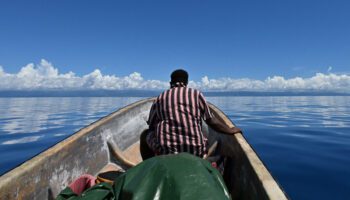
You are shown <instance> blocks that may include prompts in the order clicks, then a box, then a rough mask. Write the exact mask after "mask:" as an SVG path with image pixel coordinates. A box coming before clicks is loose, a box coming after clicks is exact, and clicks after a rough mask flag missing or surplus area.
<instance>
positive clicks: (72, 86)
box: [0, 59, 350, 93]
mask: <svg viewBox="0 0 350 200" xmlns="http://www.w3.org/2000/svg"><path fill="white" fill-rule="evenodd" d="M330 71H331V69H330V70H328V72H329V73H327V74H323V73H317V74H315V75H314V76H312V77H309V78H302V77H295V78H290V79H286V78H284V77H283V76H272V77H268V78H266V79H265V80H254V79H248V78H240V79H233V78H218V79H210V78H209V77H208V76H204V77H203V78H202V79H201V81H190V82H189V86H190V87H194V88H198V89H201V90H204V91H337V92H346V93H349V92H350V76H349V75H346V74H334V73H330ZM168 85H169V84H168V82H165V81H160V80H145V79H144V78H143V77H142V75H141V74H140V73H138V72H133V73H131V74H130V75H128V76H124V77H118V76H115V75H104V74H102V72H101V71H100V70H99V69H96V70H94V71H93V72H91V73H89V74H86V75H83V76H77V75H76V74H75V73H73V72H68V73H65V74H62V73H59V71H58V69H57V68H55V67H54V66H53V65H52V64H51V63H50V62H48V61H46V60H44V59H42V60H41V62H40V63H39V64H36V65H35V64H33V63H30V64H28V65H26V66H24V67H22V68H21V70H20V71H19V72H18V73H15V74H11V73H7V72H5V70H4V69H3V68H2V67H1V66H0V90H50V89H60V90H130V89H140V90H141V89H144V90H162V89H166V88H167V87H168Z"/></svg>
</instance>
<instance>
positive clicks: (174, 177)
mask: <svg viewBox="0 0 350 200" xmlns="http://www.w3.org/2000/svg"><path fill="white" fill-rule="evenodd" d="M57 199H59V200H65V199H69V200H75V199H115V200H128V199H134V200H148V199H154V200H156V199H166V200H194V199H201V200H206V199H208V200H215V199H218V200H225V199H230V195H229V193H228V190H227V188H226V186H225V184H224V181H223V179H222V177H221V175H220V173H219V172H218V171H217V170H216V169H214V168H213V167H212V166H211V165H210V163H209V162H207V161H205V160H203V159H201V158H198V157H195V156H192V155H190V154H187V153H181V154H177V155H167V156H157V157H154V158H151V159H148V160H146V161H144V162H142V163H140V164H139V165H137V166H135V167H133V168H131V169H129V170H128V171H127V172H126V173H124V174H123V175H121V176H119V177H118V178H117V179H116V180H115V184H114V185H113V186H112V187H108V185H106V184H102V185H101V184H98V185H95V186H94V187H92V188H90V189H88V190H87V191H84V193H83V194H82V195H81V196H77V195H75V194H74V193H72V191H71V190H69V189H67V188H66V189H65V190H63V191H62V192H61V193H60V195H59V196H58V197H57Z"/></svg>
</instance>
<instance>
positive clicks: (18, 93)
mask: <svg viewBox="0 0 350 200" xmlns="http://www.w3.org/2000/svg"><path fill="white" fill-rule="evenodd" d="M161 92H162V91H161V90H5V91H0V97H154V96H158V95H159V94H160V93H161ZM203 93H204V95H205V96H211V97H213V96H350V93H344V92H329V91H203Z"/></svg>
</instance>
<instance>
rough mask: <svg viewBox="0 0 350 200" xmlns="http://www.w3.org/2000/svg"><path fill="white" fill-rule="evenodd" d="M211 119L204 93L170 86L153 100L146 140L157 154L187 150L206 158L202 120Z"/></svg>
mask: <svg viewBox="0 0 350 200" xmlns="http://www.w3.org/2000/svg"><path fill="white" fill-rule="evenodd" d="M209 118H212V114H211V112H210V110H209V107H208V105H207V103H206V101H205V99H204V96H203V94H202V93H201V92H200V91H198V90H196V89H192V88H187V87H186V86H177V87H173V88H170V89H169V90H166V91H164V92H163V93H162V94H160V95H159V96H158V97H157V99H156V100H155V101H154V103H153V105H152V107H151V111H150V114H149V118H148V121H147V123H148V125H149V127H150V130H151V132H150V134H149V135H148V137H147V143H148V144H149V146H150V147H151V148H152V149H153V150H154V151H155V152H156V153H157V154H176V153H180V152H188V153H191V154H193V155H196V156H199V157H203V156H204V155H205V154H206V144H207V138H206V137H205V136H204V135H203V134H202V119H203V120H207V119H209Z"/></svg>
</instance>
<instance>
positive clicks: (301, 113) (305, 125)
mask: <svg viewBox="0 0 350 200" xmlns="http://www.w3.org/2000/svg"><path fill="white" fill-rule="evenodd" d="M140 99H142V98H141V97H140V98H137V97H49V98H46V97H37V98H29V97H27V98H0V174H3V173H5V172H6V171H8V170H10V169H12V168H13V167H16V166H17V165H19V164H20V163H22V162H24V161H25V160H27V159H29V158H31V157H33V156H35V155H36V154H38V153H40V152H41V151H43V150H45V149H47V148H48V147H50V146H52V145H54V144H56V143H57V142H59V141H61V140H63V139H65V138H66V137H68V136H69V135H71V134H72V133H74V132H75V131H77V130H79V129H80V128H82V127H84V126H86V125H88V124H90V123H92V122H94V121H96V120H97V119H99V118H101V117H103V116H105V115H107V114H109V113H111V112H113V111H115V110H116V109H118V108H121V107H123V106H125V105H128V104H130V103H132V102H135V101H137V100H140ZM207 100H208V101H210V102H211V103H213V104H215V105H216V106H218V107H219V108H220V109H222V110H223V111H224V112H225V113H226V114H227V116H229V118H230V119H231V120H232V121H233V122H234V123H235V124H236V125H237V126H238V127H240V128H242V129H243V131H244V135H245V137H246V139H247V140H248V142H249V143H250V144H251V145H252V147H253V148H254V149H255V151H256V152H257V153H258V155H259V157H260V158H261V159H262V161H263V162H264V163H265V164H266V166H267V168H268V169H269V170H270V172H271V173H272V175H273V176H274V177H275V178H276V179H277V181H278V182H279V184H280V185H281V186H282V188H283V189H284V190H285V192H286V193H287V195H288V196H289V197H290V198H291V199H350V96H234V97H233V96H232V97H222V96H221V97H207Z"/></svg>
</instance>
